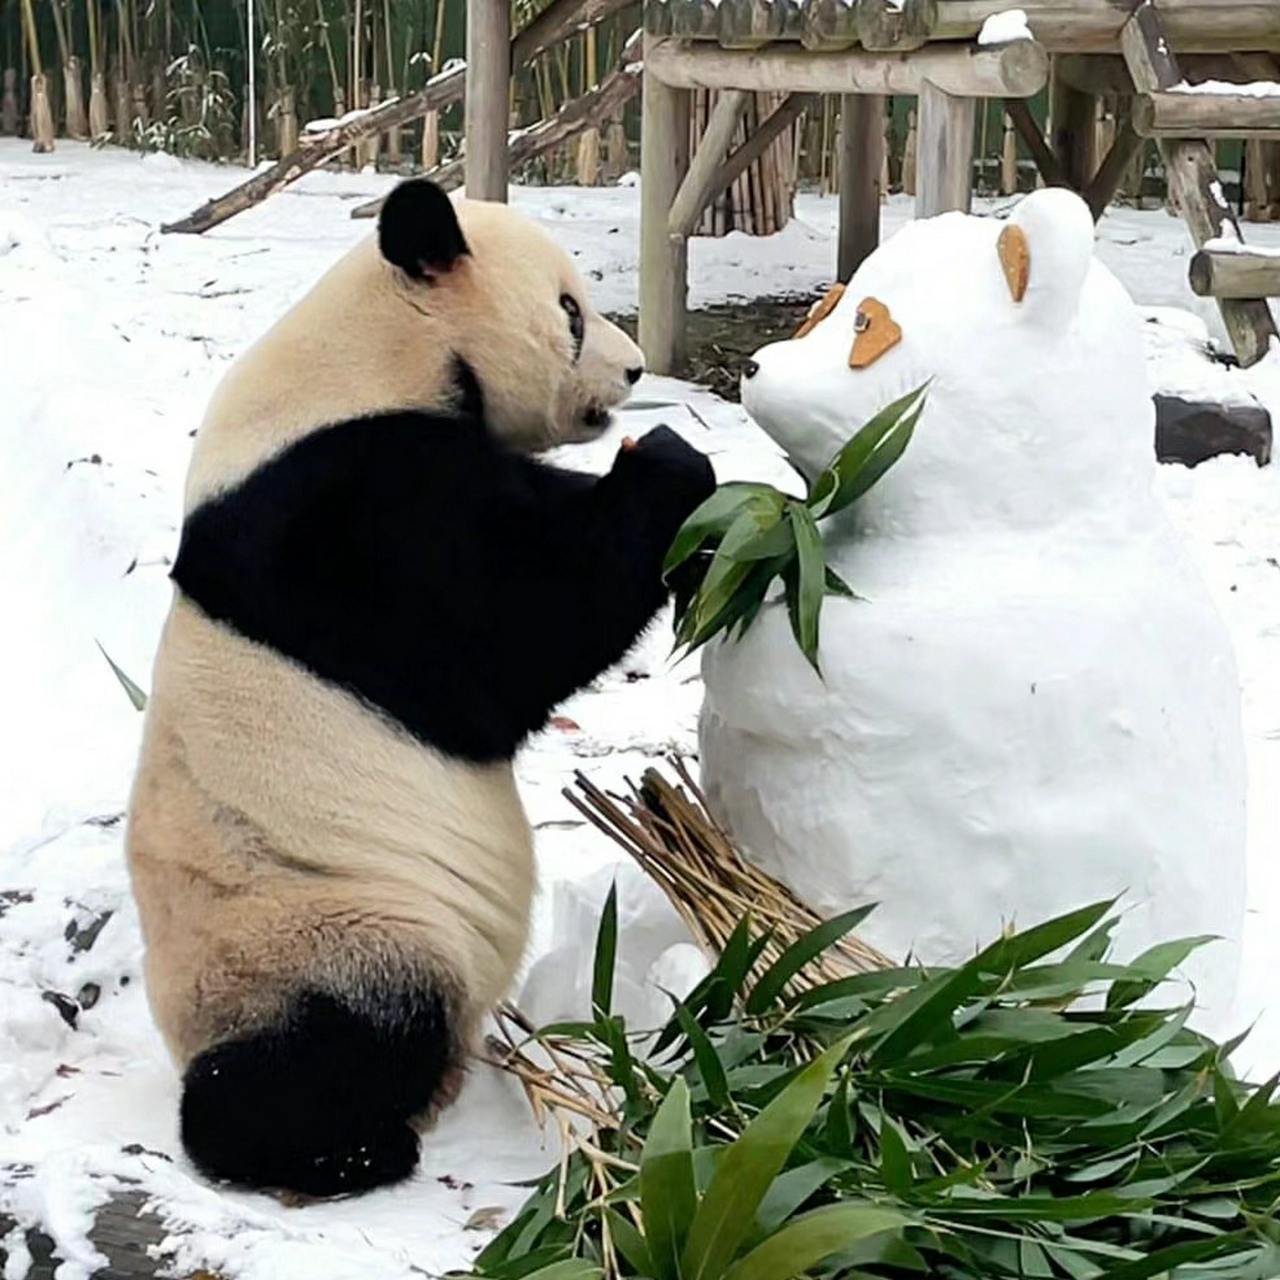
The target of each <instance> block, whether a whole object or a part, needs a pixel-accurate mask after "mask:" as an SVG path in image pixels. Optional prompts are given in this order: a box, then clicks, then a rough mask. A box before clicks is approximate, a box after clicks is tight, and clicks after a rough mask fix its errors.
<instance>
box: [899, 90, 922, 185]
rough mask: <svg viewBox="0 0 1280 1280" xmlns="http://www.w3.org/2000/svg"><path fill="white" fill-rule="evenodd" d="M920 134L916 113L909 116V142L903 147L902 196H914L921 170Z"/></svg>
mask: <svg viewBox="0 0 1280 1280" xmlns="http://www.w3.org/2000/svg"><path fill="white" fill-rule="evenodd" d="M919 157H920V133H919V130H918V129H917V127H916V113H915V112H914V111H911V112H909V113H908V115H907V140H906V142H905V143H904V144H903V147H902V194H903V195H907V196H914V195H915V193H916V176H917V174H918V173H919V170H920V163H919Z"/></svg>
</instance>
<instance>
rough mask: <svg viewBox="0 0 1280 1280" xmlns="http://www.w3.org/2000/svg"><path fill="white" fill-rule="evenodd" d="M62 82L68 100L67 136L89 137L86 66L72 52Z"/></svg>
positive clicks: (80, 138)
mask: <svg viewBox="0 0 1280 1280" xmlns="http://www.w3.org/2000/svg"><path fill="white" fill-rule="evenodd" d="M62 84H63V89H64V97H65V102H66V121H67V137H68V138H74V139H75V140H76V141H77V142H85V141H87V140H88V138H89V136H90V135H89V117H88V115H87V114H86V113H85V109H84V68H83V67H82V66H81V65H80V59H79V58H78V57H76V55H75V54H74V53H73V54H71V55H70V56H69V57H68V58H67V60H66V62H65V63H64V64H63V68H62Z"/></svg>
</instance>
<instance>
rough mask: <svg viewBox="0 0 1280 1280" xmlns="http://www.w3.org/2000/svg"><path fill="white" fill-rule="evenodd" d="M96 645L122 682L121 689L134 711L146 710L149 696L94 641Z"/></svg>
mask: <svg viewBox="0 0 1280 1280" xmlns="http://www.w3.org/2000/svg"><path fill="white" fill-rule="evenodd" d="M94 644H97V645H98V652H99V653H100V654H102V656H103V657H104V658H106V660H107V665H108V666H109V667H110V668H111V670H112V672H113V673H114V674H115V678H116V679H117V680H118V681H119V682H120V687H121V688H122V689H123V690H124V692H125V696H126V697H127V698H128V699H129V701H130V702H131V703H133V709H134V710H135V711H142V710H144V709H145V708H146V705H147V695H146V694H145V693H144V692H143V691H142V689H140V688H139V687H138V685H137V684H135V683H134V681H132V680H131V679H130V678H129V677H128V675H127V674H126V673H125V672H124V671H122V670H121V669H120V668H119V667H118V666H116V664H115V661H114V659H113V658H112V657H111V655H110V654H109V653H108V652H107V651H106V650H105V649H104V648H103V647H102V645H101V644H98V642H97V641H96V640H95V641H94Z"/></svg>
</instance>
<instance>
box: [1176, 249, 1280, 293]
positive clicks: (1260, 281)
mask: <svg viewBox="0 0 1280 1280" xmlns="http://www.w3.org/2000/svg"><path fill="white" fill-rule="evenodd" d="M1188 274H1189V276H1190V280H1191V289H1192V291H1193V292H1194V293H1196V294H1198V295H1199V296H1200V297H1202V298H1280V252H1275V251H1272V252H1270V253H1268V252H1267V251H1266V250H1259V249H1246V248H1245V246H1244V245H1242V244H1240V243H1238V242H1236V241H1233V240H1221V241H1210V242H1209V243H1208V244H1207V245H1206V246H1205V248H1203V249H1201V250H1200V251H1199V253H1197V254H1196V255H1195V257H1194V258H1192V259H1191V269H1190V272H1189V273H1188Z"/></svg>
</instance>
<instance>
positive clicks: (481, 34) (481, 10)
mask: <svg viewBox="0 0 1280 1280" xmlns="http://www.w3.org/2000/svg"><path fill="white" fill-rule="evenodd" d="M510 101H511V6H510V4H509V3H508V0H467V91H466V120H465V131H466V154H467V196H468V197H469V198H470V199H472V200H498V201H505V200H506V198H507V180H508V173H507V129H508V126H509V124H510Z"/></svg>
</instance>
